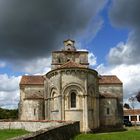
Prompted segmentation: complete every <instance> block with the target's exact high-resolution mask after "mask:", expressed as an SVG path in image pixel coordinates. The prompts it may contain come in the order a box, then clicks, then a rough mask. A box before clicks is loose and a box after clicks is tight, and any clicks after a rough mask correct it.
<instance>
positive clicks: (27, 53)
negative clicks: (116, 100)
mask: <svg viewBox="0 0 140 140" xmlns="http://www.w3.org/2000/svg"><path fill="white" fill-rule="evenodd" d="M139 7H140V0H59V1H58V0H30V1H25V0H20V1H19V0H10V1H8V0H0V107H3V108H17V106H18V102H19V95H20V91H19V82H20V79H21V76H22V75H38V74H45V73H47V72H48V71H49V70H50V64H51V52H52V51H55V50H60V49H61V48H62V47H63V41H64V40H66V39H68V38H70V39H72V40H75V42H76V43H75V47H76V48H77V49H78V50H88V51H89V62H90V67H91V68H93V69H95V70H97V71H98V73H99V74H100V75H103V74H105V75H110V74H113V75H117V76H118V78H119V79H120V80H121V81H122V82H123V93H124V102H128V99H129V98H130V97H131V96H134V95H136V94H137V92H138V91H139V90H140V55H139V54H140V14H139V13H140V8H139ZM136 108H140V103H136Z"/></svg>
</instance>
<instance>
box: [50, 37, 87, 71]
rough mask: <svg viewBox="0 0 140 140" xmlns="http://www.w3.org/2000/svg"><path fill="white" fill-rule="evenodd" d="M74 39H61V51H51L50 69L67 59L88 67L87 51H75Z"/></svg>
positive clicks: (57, 66)
mask: <svg viewBox="0 0 140 140" xmlns="http://www.w3.org/2000/svg"><path fill="white" fill-rule="evenodd" d="M74 43H75V41H73V40H71V39H67V40H65V41H63V44H64V46H63V49H62V50H61V51H54V52H52V64H51V65H52V67H51V68H52V69H56V68H60V67H61V66H62V65H63V64H65V63H67V62H68V61H71V62H74V63H77V64H80V65H83V66H84V67H86V68H87V67H88V66H89V63H88V52H87V51H77V50H76V48H75V46H74Z"/></svg>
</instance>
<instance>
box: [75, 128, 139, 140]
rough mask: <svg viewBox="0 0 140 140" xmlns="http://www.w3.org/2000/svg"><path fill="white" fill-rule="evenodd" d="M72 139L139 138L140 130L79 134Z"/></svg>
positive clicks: (128, 139)
mask: <svg viewBox="0 0 140 140" xmlns="http://www.w3.org/2000/svg"><path fill="white" fill-rule="evenodd" d="M74 140H140V130H128V131H123V132H112V133H98V134H80V135H78V136H76V137H75V138H74Z"/></svg>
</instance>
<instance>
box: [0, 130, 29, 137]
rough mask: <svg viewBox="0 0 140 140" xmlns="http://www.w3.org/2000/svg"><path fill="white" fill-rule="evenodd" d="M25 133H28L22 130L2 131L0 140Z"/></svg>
mask: <svg viewBox="0 0 140 140" xmlns="http://www.w3.org/2000/svg"><path fill="white" fill-rule="evenodd" d="M27 133H29V132H28V131H26V130H22V129H2V130H0V140H7V139H8V138H13V137H16V136H20V135H24V134H27Z"/></svg>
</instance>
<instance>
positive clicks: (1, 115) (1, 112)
mask: <svg viewBox="0 0 140 140" xmlns="http://www.w3.org/2000/svg"><path fill="white" fill-rule="evenodd" d="M17 118H18V109H4V108H0V119H17Z"/></svg>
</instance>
